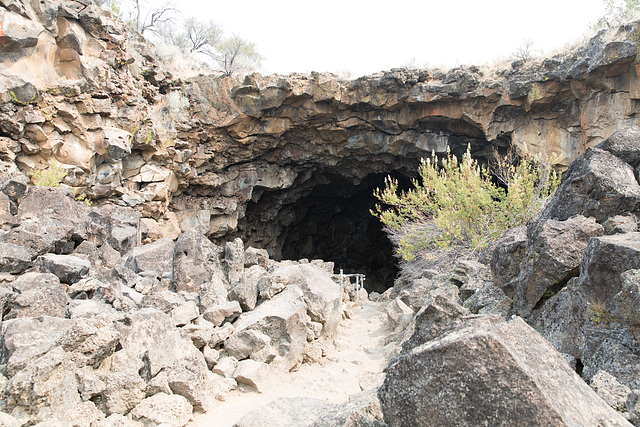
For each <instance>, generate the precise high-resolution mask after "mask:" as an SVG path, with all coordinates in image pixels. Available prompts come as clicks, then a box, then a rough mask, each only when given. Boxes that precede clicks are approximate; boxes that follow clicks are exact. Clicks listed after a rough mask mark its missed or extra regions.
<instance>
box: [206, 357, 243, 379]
mask: <svg viewBox="0 0 640 427" xmlns="http://www.w3.org/2000/svg"><path fill="white" fill-rule="evenodd" d="M236 366H238V359H236V358H235V357H232V356H225V357H221V358H220V360H218V363H216V366H214V367H213V369H212V370H211V371H212V372H213V373H214V374H218V375H222V376H223V377H226V378H231V377H232V376H233V372H234V371H235V370H236Z"/></svg>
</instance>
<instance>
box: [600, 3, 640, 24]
mask: <svg viewBox="0 0 640 427" xmlns="http://www.w3.org/2000/svg"><path fill="white" fill-rule="evenodd" d="M603 2H604V6H605V14H604V16H603V17H602V18H600V19H599V20H598V22H596V23H595V24H594V26H593V27H594V29H596V30H599V29H602V28H607V29H611V28H615V27H618V26H620V25H622V24H624V23H625V22H629V21H631V20H632V19H633V18H634V16H635V15H636V13H638V12H639V11H640V0H603Z"/></svg>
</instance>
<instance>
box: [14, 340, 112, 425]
mask: <svg viewBox="0 0 640 427" xmlns="http://www.w3.org/2000/svg"><path fill="white" fill-rule="evenodd" d="M76 370H77V367H76V366H75V364H74V363H73V362H72V361H71V360H69V358H68V357H67V354H66V353H65V352H64V351H63V350H62V349H61V348H60V347H56V348H54V349H52V350H51V351H49V352H48V353H46V354H44V355H42V356H40V357H39V358H37V359H35V360H33V361H31V362H30V363H29V364H28V365H27V366H26V367H25V368H24V369H22V370H21V371H19V372H18V373H16V375H14V376H13V377H12V378H11V379H10V380H9V382H8V383H7V385H6V387H5V397H6V401H5V402H6V407H7V408H11V409H12V412H13V413H16V414H21V416H25V418H28V419H29V422H30V423H31V424H33V423H34V422H35V423H38V422H43V421H49V420H54V419H57V420H60V421H63V422H67V423H69V425H77V426H87V427H88V426H90V425H91V423H93V422H95V421H98V420H100V419H102V418H104V414H103V413H102V412H101V411H100V410H99V409H98V408H97V407H96V405H95V403H94V402H92V401H83V400H82V398H81V396H80V393H79V392H78V385H77V380H76V374H75V373H76ZM25 421H26V420H25Z"/></svg>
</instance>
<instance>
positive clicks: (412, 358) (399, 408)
mask: <svg viewBox="0 0 640 427" xmlns="http://www.w3.org/2000/svg"><path fill="white" fill-rule="evenodd" d="M378 396H379V398H380V402H381V405H382V411H383V413H384V420H385V422H386V423H387V424H388V425H389V426H409V425H411V426H433V425H459V426H475V425H478V424H481V423H485V424H487V425H521V426H528V425H531V426H533V425H536V426H537V425H542V424H543V425H550V426H556V425H557V426H564V425H618V426H626V425H630V424H629V423H628V422H627V421H626V420H625V419H624V418H623V417H621V416H620V415H619V414H618V413H616V412H615V411H614V410H613V409H611V408H610V407H609V406H607V405H606V403H605V402H604V401H602V400H601V399H600V398H599V397H598V396H597V394H596V393H595V392H594V391H593V390H592V389H591V388H590V387H589V386H587V385H586V384H585V383H584V382H583V381H582V379H581V378H580V377H579V376H578V375H577V374H576V373H575V372H573V371H572V370H571V369H570V368H569V366H568V365H567V363H566V362H565V360H564V358H563V357H562V356H561V355H560V354H559V353H558V352H557V351H556V350H555V349H554V348H553V347H552V346H551V345H550V344H549V343H548V342H547V341H546V340H545V339H544V338H543V337H542V336H541V335H539V334H538V333H537V332H536V331H535V330H533V329H532V328H531V327H529V326H528V325H527V324H526V323H524V321H523V320H522V319H519V318H517V319H514V320H512V321H510V322H506V321H504V320H502V319H499V318H495V317H476V318H469V319H468V320H467V321H466V322H465V323H464V324H463V325H461V326H460V327H459V328H456V329H454V330H452V331H450V332H449V333H448V334H446V335H444V336H442V337H440V338H436V339H434V340H432V341H429V342H426V343H425V344H422V345H420V346H418V347H415V348H413V349H412V350H410V351H408V352H406V353H404V354H401V355H400V356H398V357H397V358H395V359H394V360H392V362H391V363H390V365H389V367H388V369H387V376H386V379H385V381H384V384H383V386H382V387H381V388H380V390H379V392H378Z"/></svg>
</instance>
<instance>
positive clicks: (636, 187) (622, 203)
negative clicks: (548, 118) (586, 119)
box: [540, 148, 640, 223]
mask: <svg viewBox="0 0 640 427" xmlns="http://www.w3.org/2000/svg"><path fill="white" fill-rule="evenodd" d="M612 151H614V152H618V151H620V150H613V149H612ZM638 208H640V184H638V181H637V180H636V178H635V175H634V169H633V167H631V165H629V164H628V163H626V162H625V161H624V160H622V159H620V158H618V157H616V156H615V155H614V154H612V153H610V152H609V151H605V150H603V149H601V148H588V149H587V151H585V153H584V154H583V155H582V156H580V157H579V158H578V159H577V160H575V161H574V162H573V163H572V164H571V165H570V166H569V168H568V169H567V171H566V172H565V173H564V174H563V175H562V184H561V185H560V187H558V190H557V191H556V194H555V195H554V196H553V197H552V198H551V200H550V201H549V204H548V205H547V206H546V207H545V208H544V210H543V211H542V213H541V216H540V218H541V220H547V219H555V220H558V221H565V220H567V219H569V218H571V217H572V216H575V215H583V216H585V217H594V218H595V219H596V221H598V222H599V223H603V222H604V221H605V220H607V219H608V218H610V217H612V216H615V215H621V214H624V213H626V212H635V211H637V210H638Z"/></svg>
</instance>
